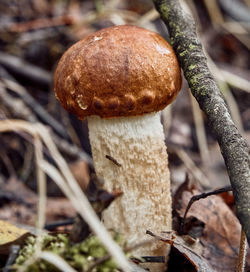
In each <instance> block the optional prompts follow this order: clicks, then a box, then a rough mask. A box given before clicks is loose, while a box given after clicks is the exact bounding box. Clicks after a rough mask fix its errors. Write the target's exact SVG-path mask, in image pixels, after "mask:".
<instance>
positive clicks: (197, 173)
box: [168, 147, 211, 188]
mask: <svg viewBox="0 0 250 272" xmlns="http://www.w3.org/2000/svg"><path fill="white" fill-rule="evenodd" d="M168 150H169V151H172V152H174V153H175V154H176V155H177V156H178V157H179V158H180V159H181V160H182V161H183V163H184V165H185V167H186V168H187V170H188V171H189V172H190V173H191V174H192V175H193V176H194V177H195V178H196V179H197V180H198V181H199V182H200V184H201V185H202V186H203V187H204V188H208V187H210V186H211V183H210V181H209V179H208V178H207V177H206V176H205V174H203V172H202V171H201V170H200V169H199V168H198V167H197V166H196V165H195V163H194V161H193V160H192V159H191V157H190V156H189V155H188V154H187V152H186V151H184V150H183V149H180V148H177V147H168Z"/></svg>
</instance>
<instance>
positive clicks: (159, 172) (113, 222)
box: [88, 112, 172, 271]
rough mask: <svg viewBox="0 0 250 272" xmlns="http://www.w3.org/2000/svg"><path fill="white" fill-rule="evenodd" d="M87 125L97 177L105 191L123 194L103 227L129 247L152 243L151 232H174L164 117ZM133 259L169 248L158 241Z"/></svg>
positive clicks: (90, 119)
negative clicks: (147, 242)
mask: <svg viewBox="0 0 250 272" xmlns="http://www.w3.org/2000/svg"><path fill="white" fill-rule="evenodd" d="M88 126H89V137H90V144H91V148H92V153H93V159H94V165H95V170H96V173H97V175H98V176H99V177H100V178H103V179H104V181H105V185H104V188H105V189H106V190H108V191H110V192H112V191H122V192H123V195H122V196H121V197H119V198H118V199H116V200H115V201H114V202H113V203H112V204H111V206H110V207H109V208H108V209H107V210H106V211H105V212H104V214H103V220H104V224H105V226H106V227H107V228H110V229H115V230H116V231H119V232H120V233H122V235H123V236H124V238H125V239H126V240H127V241H128V242H129V243H138V242H140V241H143V240H145V239H148V238H149V237H148V236H147V235H146V234H145V232H146V230H147V229H148V230H151V231H153V232H155V233H160V232H161V231H169V230H171V212H172V210H171V196H170V176H169V170H168V156H167V152H166V146H165V143H164V133H163V127H162V125H161V122H160V113H159V112H158V113H153V114H146V115H144V116H139V117H118V118H110V119H101V118H100V117H97V116H91V117H88ZM106 155H108V156H110V157H111V158H113V159H114V160H110V159H107V157H106ZM133 254H134V255H135V254H136V255H137V256H153V255H155V256H156V255H157V256H162V255H165V256H166V255H167V254H168V247H167V246H166V244H165V243H163V242H157V243H153V244H151V245H148V246H143V247H141V248H139V249H137V250H136V251H135V252H133ZM152 271H153V270H152ZM157 271H160V270H157Z"/></svg>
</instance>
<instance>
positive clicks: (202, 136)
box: [189, 92, 209, 166]
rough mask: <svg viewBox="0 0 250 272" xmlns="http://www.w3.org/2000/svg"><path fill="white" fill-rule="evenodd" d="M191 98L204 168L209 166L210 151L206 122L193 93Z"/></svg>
mask: <svg viewBox="0 0 250 272" xmlns="http://www.w3.org/2000/svg"><path fill="white" fill-rule="evenodd" d="M189 96H190V100H191V105H192V112H193V118H194V123H195V130H196V134H197V140H198V146H199V150H200V155H201V160H202V164H203V166H205V165H209V150H208V144H207V138H206V132H205V128H204V122H203V118H202V112H201V110H200V107H199V105H198V103H197V101H196V100H195V98H194V97H193V96H192V94H191V92H189Z"/></svg>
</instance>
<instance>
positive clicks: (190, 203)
mask: <svg viewBox="0 0 250 272" xmlns="http://www.w3.org/2000/svg"><path fill="white" fill-rule="evenodd" d="M228 191H232V187H231V186H227V187H224V188H220V189H218V190H214V191H211V192H207V193H202V194H199V195H194V196H192V197H191V199H190V200H189V202H188V205H187V208H186V210H185V213H184V216H183V220H182V221H181V226H180V232H181V233H182V232H183V227H184V225H185V221H186V218H187V213H188V211H189V210H190V208H191V206H192V205H193V203H194V202H196V201H198V200H200V199H204V198H207V197H208V196H211V195H217V194H221V193H224V192H228Z"/></svg>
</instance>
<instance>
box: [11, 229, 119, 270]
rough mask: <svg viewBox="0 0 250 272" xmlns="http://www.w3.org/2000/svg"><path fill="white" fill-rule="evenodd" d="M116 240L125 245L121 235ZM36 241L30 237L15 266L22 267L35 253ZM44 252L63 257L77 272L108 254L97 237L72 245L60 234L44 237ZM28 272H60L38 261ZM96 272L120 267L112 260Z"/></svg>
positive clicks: (102, 264) (115, 236) (116, 235)
mask: <svg viewBox="0 0 250 272" xmlns="http://www.w3.org/2000/svg"><path fill="white" fill-rule="evenodd" d="M113 236H114V237H113V238H114V240H115V241H116V242H117V243H118V244H120V245H124V242H123V240H122V237H121V236H120V235H119V234H114V235H113ZM35 244H36V239H35V238H34V237H29V238H28V239H27V241H26V243H25V246H24V247H23V248H22V249H21V251H20V253H19V256H18V257H17V259H16V263H15V265H17V266H21V265H22V264H24V262H25V261H26V260H28V259H29V258H30V257H31V256H32V254H33V253H34V252H35ZM42 250H46V251H50V252H53V253H55V254H58V255H59V256H61V257H62V258H63V259H64V260H65V261H66V262H67V263H68V264H69V265H70V266H72V267H73V268H74V269H75V270H77V271H86V270H88V268H89V267H90V266H91V265H93V263H95V262H96V260H98V259H100V258H103V257H104V256H106V255H107V254H108V253H107V251H106V249H105V248H104V247H103V245H102V244H101V243H100V241H99V239H98V238H97V237H96V236H91V237H89V238H87V239H86V240H85V241H84V242H82V243H79V244H76V245H73V246H72V245H71V243H70V240H69V238H68V236H67V235H64V234H58V235H56V236H52V235H46V236H44V237H42ZM26 271H27V272H36V271H37V272H43V271H44V272H45V271H46V272H57V271H59V270H58V269H57V268H56V267H55V266H53V265H52V264H50V263H48V262H46V261H44V260H38V261H36V262H35V263H33V264H32V265H30V266H29V267H28V269H27V270H26ZM93 271H95V272H115V271H118V267H117V265H116V264H115V262H114V261H113V260H112V259H109V260H108V261H105V262H103V263H101V264H99V265H97V266H96V267H95V268H94V270H93Z"/></svg>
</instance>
